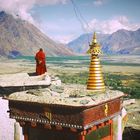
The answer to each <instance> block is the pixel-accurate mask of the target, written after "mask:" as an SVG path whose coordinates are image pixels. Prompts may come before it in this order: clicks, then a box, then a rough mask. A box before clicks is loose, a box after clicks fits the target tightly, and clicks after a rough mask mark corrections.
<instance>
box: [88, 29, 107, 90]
mask: <svg viewBox="0 0 140 140" xmlns="http://www.w3.org/2000/svg"><path fill="white" fill-rule="evenodd" d="M88 52H89V53H90V54H91V62H90V67H89V79H88V82H87V89H88V90H94V91H105V84H104V78H103V74H102V67H101V64H100V59H99V54H101V49H100V45H99V44H98V43H97V40H96V33H95V32H94V36H93V40H92V44H91V45H90V49H89V50H88Z"/></svg>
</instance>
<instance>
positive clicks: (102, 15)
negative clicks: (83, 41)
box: [0, 0, 140, 43]
mask: <svg viewBox="0 0 140 140" xmlns="http://www.w3.org/2000/svg"><path fill="white" fill-rule="evenodd" d="M139 7H140V0H0V10H4V11H6V12H7V13H9V14H12V15H14V16H15V15H19V17H20V18H21V19H24V20H27V21H29V22H31V23H32V24H34V25H35V26H37V27H38V28H39V29H40V30H41V31H42V32H43V33H45V34H46V35H47V36H49V37H50V38H52V39H53V40H55V41H57V42H61V43H68V42H70V41H71V40H73V39H75V38H77V37H78V36H80V35H81V34H84V33H88V32H91V33H93V32H94V31H96V32H101V33H106V34H108V33H109V34H110V33H113V32H115V31H117V30H119V29H127V30H137V29H138V28H140V8H139Z"/></svg>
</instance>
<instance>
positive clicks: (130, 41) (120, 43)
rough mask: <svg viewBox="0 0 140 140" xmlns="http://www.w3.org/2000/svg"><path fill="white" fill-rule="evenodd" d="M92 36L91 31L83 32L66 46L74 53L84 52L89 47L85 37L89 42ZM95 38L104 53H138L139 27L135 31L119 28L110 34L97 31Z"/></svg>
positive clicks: (139, 41)
mask: <svg viewBox="0 0 140 140" xmlns="http://www.w3.org/2000/svg"><path fill="white" fill-rule="evenodd" d="M88 36H89V37H88ZM92 36H93V34H91V33H89V34H83V35H81V36H79V37H78V38H76V39H75V40H73V41H71V42H69V43H68V44H67V46H68V47H69V48H70V49H72V51H74V52H76V53H80V54H85V53H86V51H87V50H88V48H89V43H88V42H89V41H87V39H86V38H89V39H88V40H90V42H91V40H92ZM85 40H86V41H85ZM97 40H98V42H99V44H101V47H102V51H103V53H105V54H140V28H139V29H137V30H136V31H128V30H125V29H120V30H118V31H116V32H114V33H112V34H99V33H97ZM79 48H80V50H79Z"/></svg>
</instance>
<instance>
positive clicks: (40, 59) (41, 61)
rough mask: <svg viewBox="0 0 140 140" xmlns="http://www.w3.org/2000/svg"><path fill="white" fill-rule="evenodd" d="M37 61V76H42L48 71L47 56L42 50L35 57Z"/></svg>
mask: <svg viewBox="0 0 140 140" xmlns="http://www.w3.org/2000/svg"><path fill="white" fill-rule="evenodd" d="M35 59H36V74H37V75H41V74H44V73H45V72H46V71H47V69H46V56H45V53H44V52H43V51H42V50H39V51H38V52H37V53H36V56H35Z"/></svg>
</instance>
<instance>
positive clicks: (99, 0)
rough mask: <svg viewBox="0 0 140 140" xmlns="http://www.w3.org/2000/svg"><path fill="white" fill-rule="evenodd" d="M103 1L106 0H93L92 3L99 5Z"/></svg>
mask: <svg viewBox="0 0 140 140" xmlns="http://www.w3.org/2000/svg"><path fill="white" fill-rule="evenodd" d="M105 2H106V0H95V1H94V2H93V4H94V5H95V6H100V5H103V4H104V3H105Z"/></svg>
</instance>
